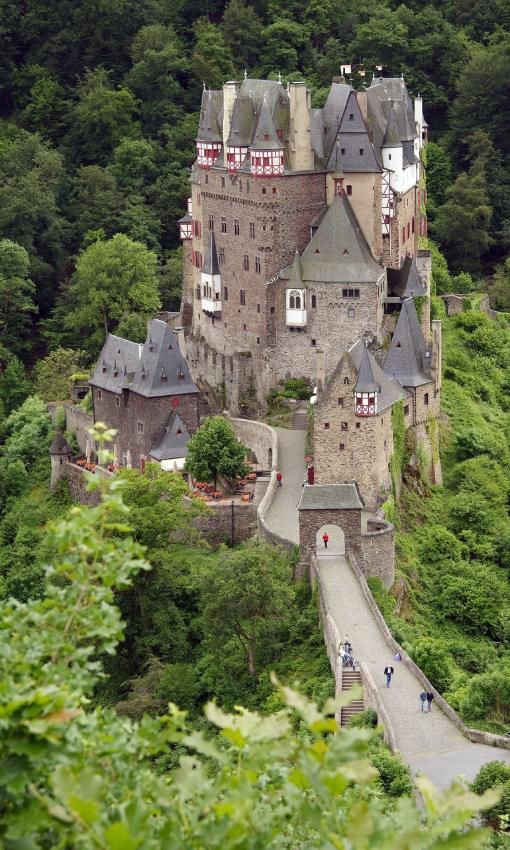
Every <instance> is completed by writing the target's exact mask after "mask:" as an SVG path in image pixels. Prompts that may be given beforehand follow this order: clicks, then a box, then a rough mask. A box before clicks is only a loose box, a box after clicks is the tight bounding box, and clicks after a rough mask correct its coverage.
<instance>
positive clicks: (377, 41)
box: [351, 6, 408, 70]
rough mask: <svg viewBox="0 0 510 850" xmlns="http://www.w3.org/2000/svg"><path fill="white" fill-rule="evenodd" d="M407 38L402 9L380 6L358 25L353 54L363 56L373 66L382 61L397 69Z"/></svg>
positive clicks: (352, 48)
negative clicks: (401, 13) (393, 9)
mask: <svg viewBox="0 0 510 850" xmlns="http://www.w3.org/2000/svg"><path fill="white" fill-rule="evenodd" d="M407 40H408V30H407V26H406V25H405V24H404V23H403V22H402V18H401V15H400V11H396V12H394V11H392V10H391V9H387V8H384V7H381V6H378V7H377V10H376V12H375V13H374V14H373V15H372V16H371V17H370V18H369V19H368V20H367V21H366V22H365V23H363V24H361V25H360V26H358V28H357V31H356V36H355V38H354V42H353V43H352V44H351V51H352V55H353V56H362V57H363V59H364V61H365V63H367V64H368V65H370V66H371V67H374V66H375V65H378V64H381V63H382V64H383V65H386V66H389V67H391V68H393V69H395V70H396V69H398V68H399V66H400V64H401V62H402V59H403V55H404V49H405V48H406V46H407ZM399 58H400V61H399Z"/></svg>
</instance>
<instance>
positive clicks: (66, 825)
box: [0, 480, 497, 850]
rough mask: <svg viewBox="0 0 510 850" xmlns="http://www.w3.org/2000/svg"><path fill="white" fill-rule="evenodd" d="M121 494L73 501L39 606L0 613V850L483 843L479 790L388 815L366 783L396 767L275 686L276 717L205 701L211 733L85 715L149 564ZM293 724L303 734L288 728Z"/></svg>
mask: <svg viewBox="0 0 510 850" xmlns="http://www.w3.org/2000/svg"><path fill="white" fill-rule="evenodd" d="M121 488H122V483H121V482H120V481H119V480H116V481H114V482H112V484H110V487H109V491H108V492H107V493H105V494H104V497H103V502H102V503H101V504H100V505H99V506H98V507H97V508H77V509H75V510H74V511H73V513H72V515H71V516H70V518H69V519H68V520H66V521H61V522H60V523H59V524H56V525H53V526H52V527H51V528H50V530H49V533H48V545H49V547H50V551H51V552H52V556H51V562H52V564H51V567H49V568H48V571H47V579H48V582H47V591H46V598H45V599H41V600H33V601H30V602H26V603H18V604H15V603H13V602H12V601H6V602H3V603H2V604H1V608H2V610H1V621H2V628H3V637H4V640H3V641H2V642H1V643H0V655H1V657H2V671H3V687H2V714H3V722H2V727H1V732H0V756H1V758H2V761H3V763H4V764H5V765H8V770H6V771H4V773H3V776H2V781H3V788H4V791H3V793H4V805H3V807H2V815H1V816H0V835H1V838H2V842H3V843H6V844H7V846H9V845H11V846H16V843H19V839H23V841H24V842H26V840H27V839H29V840H30V841H31V842H32V843H33V844H34V846H38V845H39V846H45V845H48V841H47V839H48V838H49V837H50V836H51V842H52V844H53V845H54V846H55V845H56V844H59V845H60V846H69V847H71V846H73V847H76V846H82V847H84V848H87V850H89V848H90V850H92V848H94V847H98V846H99V847H105V848H106V847H111V848H114V847H123V848H129V847H132V848H135V847H137V846H143V847H144V848H148V850H150V848H157V847H161V846H163V845H164V844H165V843H168V841H169V840H171V842H172V843H174V844H175V842H177V844H175V846H179V847H181V848H190V849H191V848H192V847H199V846H207V847H209V848H212V850H214V848H219V847H221V848H223V850H228V848H234V847H239V846H245V847H248V846H252V847H254V848H255V847H262V846H264V847H274V848H277V847H280V848H281V847H283V846H285V845H287V846H292V847H295V848H296V850H298V848H304V847H308V846H310V845H311V843H312V842H313V843H317V841H318V842H320V843H321V845H323V844H324V845H325V843H326V842H328V841H329V840H330V838H331V836H332V835H335V836H336V838H335V840H337V839H341V840H345V841H348V842H349V843H356V842H357V841H358V836H359V834H360V833H359V830H360V824H362V829H363V836H364V837H363V841H364V842H365V843H366V845H367V847H374V848H375V847H378V846H381V842H383V843H384V844H387V845H388V846H390V845H392V844H394V842H395V840H396V837H397V836H398V840H399V841H400V842H401V843H403V846H404V845H405V846H407V844H408V843H411V842H412V845H413V847H414V848H416V850H422V848H423V850H425V848H431V847H432V848H434V847H438V848H439V847H443V846H445V842H447V843H448V846H449V847H450V848H451V850H461V848H465V847H467V846H469V847H470V848H477V847H481V846H482V845H483V843H484V842H485V841H486V837H487V833H486V832H484V831H483V830H480V829H476V828H473V827H472V825H471V824H470V821H471V819H472V818H473V817H474V815H475V814H476V813H477V812H478V811H481V810H484V809H487V808H489V807H490V806H494V805H495V803H496V801H497V795H496V794H495V793H494V792H491V791H489V792H488V793H486V794H485V796H484V797H482V798H478V797H476V796H475V795H469V794H467V793H466V791H465V790H464V789H461V788H460V787H456V788H453V789H452V790H451V791H449V792H448V793H447V794H446V795H444V796H439V795H438V794H437V792H435V791H434V790H433V789H432V787H431V786H430V784H429V783H428V782H426V781H425V780H418V783H419V787H420V790H421V793H422V797H423V799H424V809H422V810H419V809H418V808H416V807H415V806H414V804H413V803H412V802H411V800H410V799H408V800H406V801H405V802H404V803H403V804H397V806H396V807H395V808H394V809H393V810H392V811H391V812H387V811H386V808H387V807H386V800H385V798H384V795H383V796H380V795H377V794H374V793H373V791H372V788H373V783H374V780H376V779H377V776H379V777H380V778H379V782H380V783H381V784H382V785H385V786H386V787H387V788H388V789H389V792H390V793H392V794H393V793H401V792H402V790H403V777H402V776H401V775H400V773H401V772H400V770H399V767H398V765H397V764H396V763H395V762H396V760H395V759H394V758H393V757H390V758H384V757H381V756H379V763H380V768H379V773H378V772H377V771H376V770H374V768H373V767H372V766H371V764H370V759H369V756H370V752H369V747H370V741H371V736H370V733H369V732H368V731H365V730H344V731H342V733H341V734H340V735H339V734H336V735H333V734H331V733H332V732H334V731H335V730H336V721H335V720H334V718H333V717H332V714H333V712H334V710H335V708H336V706H335V705H334V703H333V702H332V701H329V702H328V703H327V704H326V705H325V706H324V709H323V711H320V710H319V709H318V707H317V705H316V704H315V703H314V702H310V701H308V700H307V699H306V698H304V697H303V696H301V695H300V694H299V693H298V692H296V691H295V690H292V689H290V688H288V687H285V686H280V687H279V692H280V698H281V701H282V704H283V706H284V708H283V710H281V711H279V712H278V713H276V714H272V715H268V716H265V717H263V716H260V715H259V714H256V713H254V712H250V711H248V710H245V709H237V710H236V712H235V713H234V714H231V715H229V714H226V713H225V712H223V711H222V710H221V709H220V708H218V707H217V706H216V704H214V703H209V704H208V705H207V706H206V709H205V712H206V717H207V720H208V723H209V728H210V729H214V730H215V732H216V735H215V736H214V737H212V738H211V737H206V736H205V735H204V734H203V733H202V732H201V731H197V730H196V729H192V728H190V726H189V723H188V722H187V720H186V718H185V716H184V715H183V714H182V713H181V712H179V711H178V709H176V708H175V706H170V709H169V714H168V715H167V716H165V717H162V718H160V719H150V718H148V717H144V718H143V719H142V720H141V722H140V723H134V722H131V721H130V720H129V719H127V718H119V717H117V716H116V715H115V714H113V713H111V712H108V711H104V710H101V709H92V710H91V709H90V708H89V709H88V710H87V711H86V712H85V711H84V710H83V706H84V704H85V703H86V701H87V698H88V697H89V696H90V694H91V693H92V690H93V687H94V685H95V683H96V682H97V680H98V678H99V677H100V675H101V663H100V660H99V659H100V657H101V655H103V654H104V653H114V652H115V648H116V644H117V643H118V640H119V638H120V637H121V634H122V622H121V620H120V617H119V613H118V610H117V609H116V608H115V606H114V605H113V601H114V597H113V593H114V588H116V589H118V590H121V589H122V588H126V587H129V585H130V583H131V581H132V579H133V577H134V576H135V575H136V574H137V573H138V572H140V570H147V569H148V568H149V565H148V563H147V562H146V561H145V560H144V559H143V551H142V550H141V547H140V546H139V545H137V544H136V543H135V542H134V541H133V540H132V539H131V538H130V537H129V536H127V534H126V532H127V530H128V529H127V526H126V522H125V518H126V512H127V511H126V508H125V507H124V506H123V503H122V498H121V496H120V492H121ZM116 516H122V517H123V521H122V522H118V521H116V520H115V519H113V517H116ZM27 650H28V651H27ZM292 716H294V717H297V718H299V721H300V725H301V728H302V730H303V732H304V734H300V733H298V734H296V733H294V732H293V730H292V723H291V720H292ZM163 755H165V757H166V758H167V759H168V756H170V758H171V759H173V764H174V765H175V766H173V767H172V768H170V769H169V770H164V769H163V770H164V773H163V775H158V773H157V772H156V771H155V770H154V762H155V761H156V760H157V759H158V758H159V759H161V757H162V756H163ZM140 789H142V791H140ZM303 791H306V794H303ZM283 835H285V840H284V843H283V844H282V841H281V837H282V836H283ZM169 846H170V845H169Z"/></svg>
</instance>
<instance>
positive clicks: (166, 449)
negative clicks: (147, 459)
mask: <svg viewBox="0 0 510 850" xmlns="http://www.w3.org/2000/svg"><path fill="white" fill-rule="evenodd" d="M190 439H191V436H190V433H189V431H188V429H187V428H186V426H185V424H184V423H183V421H182V419H181V418H180V416H179V415H178V414H177V413H176V412H175V410H174V411H173V412H172V413H171V414H170V418H169V419H168V423H167V425H166V428H165V433H164V435H163V437H162V439H161V442H160V443H159V445H158V446H155V447H154V448H153V449H151V451H150V456H151V457H153V458H154V460H159V461H162V460H175V459H176V458H178V457H187V456H188V443H189V441H190Z"/></svg>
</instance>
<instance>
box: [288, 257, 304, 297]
mask: <svg viewBox="0 0 510 850" xmlns="http://www.w3.org/2000/svg"><path fill="white" fill-rule="evenodd" d="M289 288H292V289H302V288H303V276H302V274H301V261H300V259H299V251H298V250H296V253H295V254H294V260H293V263H292V265H291V267H290V274H289Z"/></svg>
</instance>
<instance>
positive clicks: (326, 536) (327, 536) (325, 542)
mask: <svg viewBox="0 0 510 850" xmlns="http://www.w3.org/2000/svg"><path fill="white" fill-rule="evenodd" d="M322 539H323V541H324V548H325V549H327V548H328V540H329V534H328V532H327V531H325V532H324V534H323V535H322Z"/></svg>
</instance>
